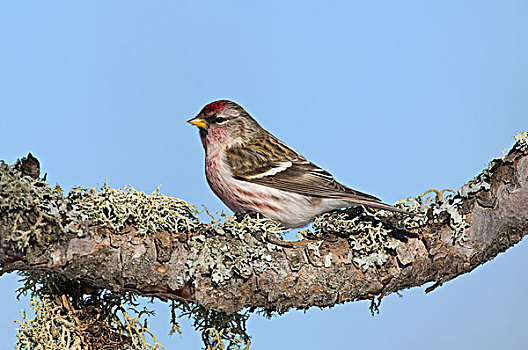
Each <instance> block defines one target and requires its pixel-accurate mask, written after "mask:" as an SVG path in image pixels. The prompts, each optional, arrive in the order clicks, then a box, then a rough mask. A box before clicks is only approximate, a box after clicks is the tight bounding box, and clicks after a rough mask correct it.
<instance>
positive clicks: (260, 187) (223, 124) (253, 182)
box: [188, 100, 408, 228]
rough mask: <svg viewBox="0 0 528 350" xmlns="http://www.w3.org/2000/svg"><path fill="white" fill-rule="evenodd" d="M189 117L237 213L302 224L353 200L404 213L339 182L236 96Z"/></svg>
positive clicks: (213, 182)
mask: <svg viewBox="0 0 528 350" xmlns="http://www.w3.org/2000/svg"><path fill="white" fill-rule="evenodd" d="M188 122H189V123H191V124H193V125H196V126H197V127H198V128H199V130H200V138H201V140H202V144H203V147H204V149H205V175H206V178H207V182H208V183H209V186H210V187H211V189H212V190H213V192H214V193H215V194H216V195H217V196H218V197H219V198H220V199H221V200H222V202H224V203H225V205H227V206H228V207H229V208H230V209H231V210H233V211H234V212H235V213H240V214H242V213H249V212H256V213H260V214H262V215H263V216H265V217H267V218H270V219H273V220H277V221H279V222H280V223H281V224H282V226H283V227H284V228H294V227H302V226H305V225H306V224H308V223H309V222H310V221H311V220H312V219H313V218H314V217H315V216H317V215H320V214H322V213H325V212H328V211H331V210H334V209H338V208H345V207H351V206H356V205H364V206H367V207H372V208H378V209H385V210H390V211H394V212H399V213H406V214H408V213H407V212H406V211H405V210H402V209H399V208H395V207H393V206H390V205H388V204H384V203H382V202H381V201H380V200H379V199H378V198H376V197H374V196H371V195H369V194H366V193H362V192H359V191H356V190H353V189H351V188H348V187H346V186H344V185H342V184H340V183H339V182H337V181H336V180H335V179H334V177H333V176H332V175H331V174H330V173H328V172H327V171H325V170H323V169H321V168H320V167H318V166H317V165H315V164H313V163H312V162H310V161H308V160H306V158H305V157H303V156H302V155H301V154H300V153H299V152H297V151H296V150H294V149H293V148H291V147H290V146H288V145H286V144H285V143H284V142H282V141H280V140H279V139H277V138H276V137H275V136H273V135H272V134H270V133H269V132H268V131H266V130H264V128H262V127H261V126H260V125H259V124H258V123H257V121H256V120H255V119H253V118H252V117H251V116H250V115H249V114H248V113H247V112H246V111H245V110H244V109H243V108H242V107H241V106H239V105H238V104H236V103H235V102H232V101H228V100H219V101H215V102H212V103H210V104H208V105H206V106H205V107H203V109H202V110H201V111H200V113H199V114H198V115H197V116H196V117H195V118H193V119H191V120H189V121H188Z"/></svg>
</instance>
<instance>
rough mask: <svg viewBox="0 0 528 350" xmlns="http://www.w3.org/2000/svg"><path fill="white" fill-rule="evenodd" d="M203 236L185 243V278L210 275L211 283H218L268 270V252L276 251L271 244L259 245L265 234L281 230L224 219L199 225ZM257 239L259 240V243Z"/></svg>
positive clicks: (269, 222)
mask: <svg viewBox="0 0 528 350" xmlns="http://www.w3.org/2000/svg"><path fill="white" fill-rule="evenodd" d="M201 230H202V231H203V232H204V233H207V239H206V236H205V235H204V234H199V235H196V236H193V237H191V238H190V240H189V242H188V243H189V246H190V253H189V255H188V259H187V262H186V266H187V268H188V269H187V271H186V273H187V274H188V277H189V279H190V280H191V281H193V283H194V281H195V279H194V276H196V274H200V273H210V274H211V277H212V280H213V282H214V283H216V284H220V283H222V282H224V281H225V280H228V279H230V278H232V277H233V276H234V275H238V276H240V277H243V278H248V277H250V276H251V275H252V274H253V273H254V272H256V273H259V272H262V271H264V270H266V269H268V268H270V267H271V261H272V256H271V254H272V252H273V251H275V250H280V247H277V246H274V245H263V244H262V243H261V242H260V241H262V240H263V239H265V237H266V235H268V234H272V235H280V234H282V232H284V230H283V229H281V227H280V226H279V225H278V224H277V223H276V222H274V221H272V220H269V219H264V218H252V217H250V216H244V217H243V218H242V220H237V219H236V218H234V217H232V216H227V215H225V216H224V220H223V221H213V222H212V223H210V224H208V225H207V224H206V225H203V226H202V227H201ZM259 239H260V241H259Z"/></svg>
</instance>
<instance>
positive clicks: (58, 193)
mask: <svg viewBox="0 0 528 350" xmlns="http://www.w3.org/2000/svg"><path fill="white" fill-rule="evenodd" d="M61 197H62V190H61V188H60V187H59V186H55V187H54V188H50V187H48V186H46V183H45V182H44V181H42V180H38V179H37V180H35V179H32V178H30V177H28V176H21V174H20V173H19V172H17V171H15V170H14V169H13V168H12V167H9V166H8V165H7V164H5V163H4V162H3V161H2V162H0V215H1V216H2V217H3V218H4V219H5V221H6V222H8V223H10V224H11V225H12V227H11V230H10V232H9V233H8V235H6V237H5V239H6V240H7V241H8V242H12V243H14V244H15V245H16V246H17V248H18V249H23V248H25V247H27V246H28V245H29V244H30V242H32V241H36V242H39V243H42V244H43V243H45V242H46V241H47V240H48V238H49V235H47V232H43V231H42V227H43V225H42V224H43V222H44V221H52V222H54V223H55V224H56V225H57V226H59V227H62V225H61V220H60V218H59V217H58V216H57V215H55V213H51V212H50V211H49V210H48V204H49V203H50V202H53V201H56V200H57V199H59V198H61Z"/></svg>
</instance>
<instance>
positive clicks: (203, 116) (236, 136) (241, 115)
mask: <svg viewBox="0 0 528 350" xmlns="http://www.w3.org/2000/svg"><path fill="white" fill-rule="evenodd" d="M188 122H189V123H191V124H193V125H196V126H197V127H198V128H199V129H200V137H201V138H202V142H203V144H204V147H205V148H208V146H211V144H213V145H214V146H215V147H218V146H224V147H225V146H230V145H231V144H233V143H236V142H242V141H244V140H246V139H248V138H250V137H251V135H252V134H253V133H254V132H255V131H256V130H258V129H259V128H260V126H259V125H258V123H257V122H256V121H255V120H254V119H253V118H251V116H250V115H249V114H248V113H247V112H246V111H245V110H244V108H242V107H240V106H239V105H238V104H236V103H235V102H232V101H228V100H219V101H215V102H211V103H209V104H208V105H206V106H205V107H204V108H202V110H201V111H200V113H198V115H197V116H196V117H195V118H193V119H191V120H188Z"/></svg>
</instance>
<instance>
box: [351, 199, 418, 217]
mask: <svg viewBox="0 0 528 350" xmlns="http://www.w3.org/2000/svg"><path fill="white" fill-rule="evenodd" d="M350 203H352V204H355V205H364V206H365V207H369V208H376V209H383V210H389V211H392V212H396V213H402V214H407V215H413V216H414V215H420V214H419V213H410V212H408V211H407V210H404V209H400V208H396V207H394V206H392V205H389V204H385V203H382V202H377V201H371V200H368V199H356V198H355V199H353V200H350Z"/></svg>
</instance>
